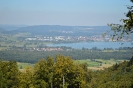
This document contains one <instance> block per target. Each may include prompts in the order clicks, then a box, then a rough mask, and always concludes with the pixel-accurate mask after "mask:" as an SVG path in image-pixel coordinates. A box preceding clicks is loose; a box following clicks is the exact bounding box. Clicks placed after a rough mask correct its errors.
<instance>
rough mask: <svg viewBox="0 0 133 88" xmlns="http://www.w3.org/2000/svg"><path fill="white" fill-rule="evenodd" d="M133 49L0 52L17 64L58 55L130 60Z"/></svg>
mask: <svg viewBox="0 0 133 88" xmlns="http://www.w3.org/2000/svg"><path fill="white" fill-rule="evenodd" d="M132 52H133V49H132V48H127V49H126V48H121V49H118V50H112V49H105V50H100V49H97V48H94V49H91V50H89V49H85V48H83V49H82V50H76V49H73V50H70V51H19V50H6V51H0V58H2V60H13V61H17V62H28V63H36V62H38V61H39V60H40V58H46V57H47V56H52V57H56V55H59V54H61V55H64V56H71V57H72V58H73V59H74V60H79V59H80V60H82V59H105V60H109V59H115V60H129V59H130V58H131V57H132Z"/></svg>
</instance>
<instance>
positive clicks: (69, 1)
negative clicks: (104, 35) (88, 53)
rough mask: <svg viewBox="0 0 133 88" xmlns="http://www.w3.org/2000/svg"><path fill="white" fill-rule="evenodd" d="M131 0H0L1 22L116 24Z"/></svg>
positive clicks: (28, 23) (81, 24)
mask: <svg viewBox="0 0 133 88" xmlns="http://www.w3.org/2000/svg"><path fill="white" fill-rule="evenodd" d="M131 4H132V3H130V0H0V24H13V25H16V24H17V25H19V24H22V25H74V26H84V25H86V26H95V25H97V26H100V25H107V24H108V23H119V22H120V21H119V20H120V19H122V18H124V17H125V15H124V13H126V12H127V11H128V10H127V8H126V5H131Z"/></svg>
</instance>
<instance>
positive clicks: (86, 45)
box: [47, 42, 133, 49]
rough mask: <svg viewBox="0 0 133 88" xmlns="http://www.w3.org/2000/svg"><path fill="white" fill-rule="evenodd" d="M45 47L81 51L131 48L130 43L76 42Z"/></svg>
mask: <svg viewBox="0 0 133 88" xmlns="http://www.w3.org/2000/svg"><path fill="white" fill-rule="evenodd" d="M47 46H51V47H57V46H59V47H61V46H66V47H72V48H75V49H82V48H88V49H91V48H93V47H97V48H99V49H104V48H113V49H115V48H119V47H133V43H132V42H78V43H61V44H48V45H47Z"/></svg>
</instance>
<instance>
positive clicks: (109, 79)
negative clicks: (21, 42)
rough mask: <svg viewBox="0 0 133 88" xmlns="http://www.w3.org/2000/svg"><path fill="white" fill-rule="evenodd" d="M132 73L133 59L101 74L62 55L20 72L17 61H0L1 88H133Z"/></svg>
mask: <svg viewBox="0 0 133 88" xmlns="http://www.w3.org/2000/svg"><path fill="white" fill-rule="evenodd" d="M132 73H133V57H132V58H131V60H130V61H129V62H126V61H125V62H123V63H120V64H115V65H113V66H112V67H110V68H107V69H105V70H100V71H91V70H88V69H87V64H86V63H83V64H79V63H74V61H73V60H72V58H71V57H67V56H62V55H57V56H56V58H55V59H54V58H52V57H47V58H46V59H41V60H40V61H38V62H37V63H36V64H35V66H34V67H33V68H32V67H27V68H25V69H24V70H21V71H20V70H19V69H18V66H17V63H16V62H14V61H8V62H7V61H6V62H3V61H0V88H133V74H132Z"/></svg>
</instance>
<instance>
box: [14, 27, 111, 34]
mask: <svg viewBox="0 0 133 88" xmlns="http://www.w3.org/2000/svg"><path fill="white" fill-rule="evenodd" d="M108 30H110V27H108V26H60V25H35V26H26V27H20V28H18V29H17V30H14V31H13V32H29V33H31V34H32V35H45V36H66V35H67V36H89V35H99V34H102V33H103V32H106V31H108Z"/></svg>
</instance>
